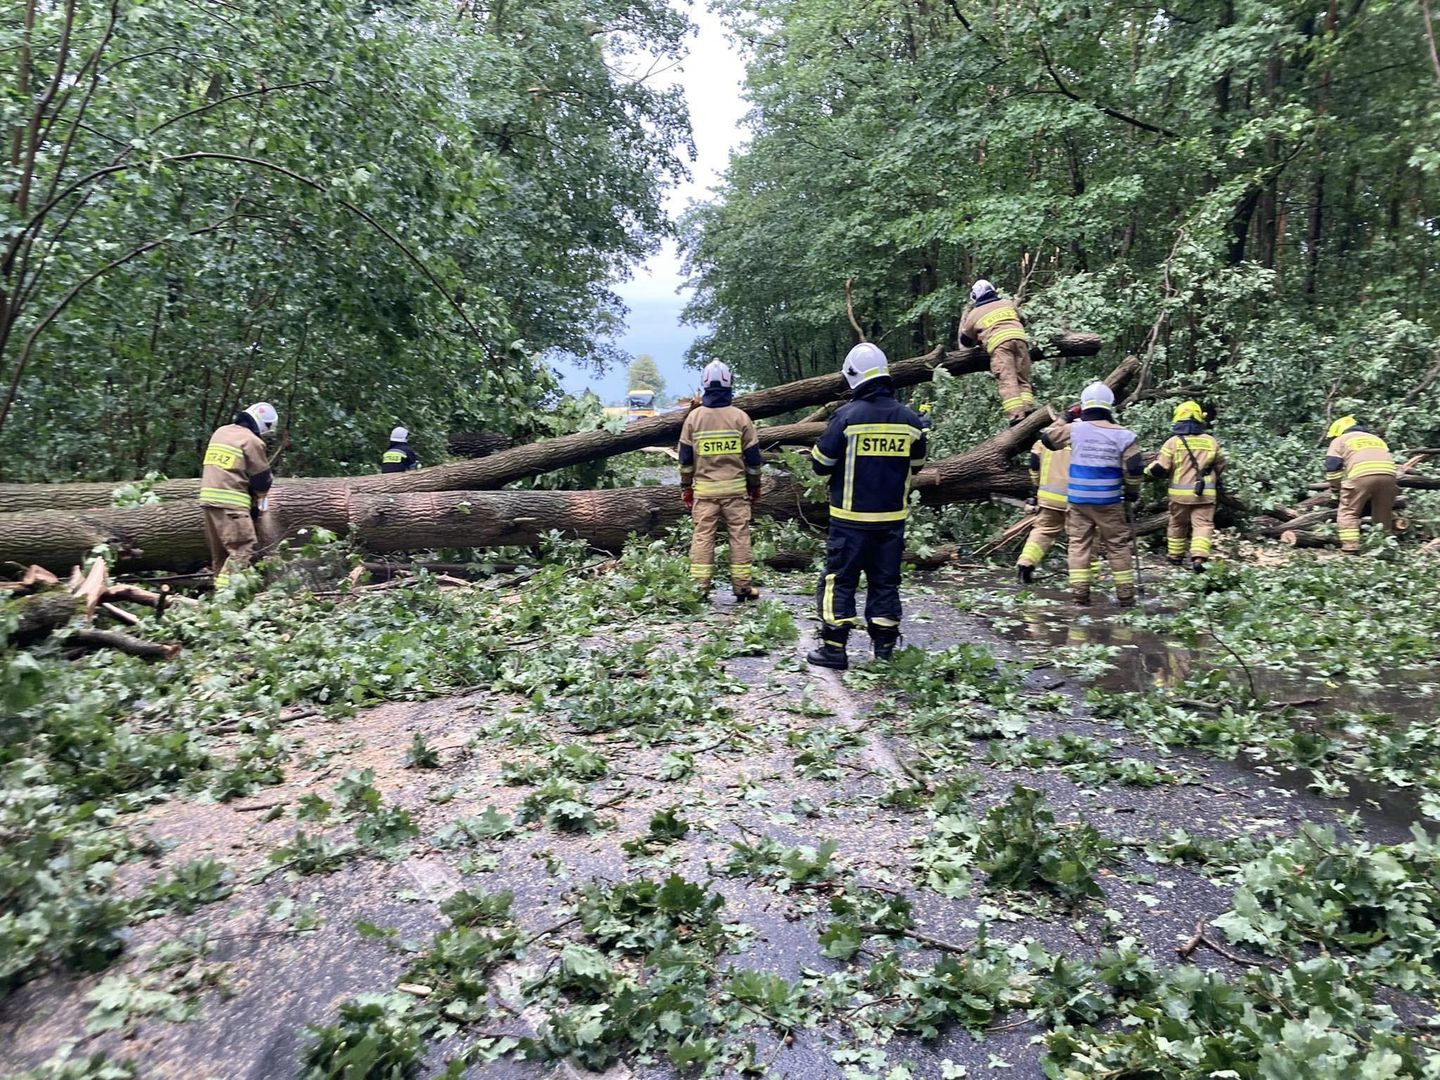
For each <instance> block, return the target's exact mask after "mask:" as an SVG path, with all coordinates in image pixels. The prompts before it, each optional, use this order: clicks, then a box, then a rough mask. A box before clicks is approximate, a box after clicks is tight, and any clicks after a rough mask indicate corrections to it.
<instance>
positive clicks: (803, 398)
mask: <svg viewBox="0 0 1440 1080" xmlns="http://www.w3.org/2000/svg"><path fill="white" fill-rule="evenodd" d="M1099 351H1100V338H1099V337H1098V336H1097V335H1095V334H1063V335H1061V336H1059V337H1057V338H1055V339H1054V340H1053V341H1052V342H1051V343H1050V350H1049V353H1048V354H1047V355H1055V356H1094V355H1095V354H1096V353H1098V352H1099ZM1036 355H1037V356H1038V355H1042V354H1040V353H1038V352H1037V354H1036ZM937 368H941V369H944V370H945V371H948V372H950V373H951V374H961V373H964V372H978V371H987V370H989V360H988V359H987V357H986V355H985V350H984V349H960V350H958V351H955V352H949V353H947V352H943V351H942V350H940V349H935V350H933V351H932V352H929V353H926V354H925V355H924V356H916V357H912V358H911V359H909V360H901V361H899V362H898V363H896V364H893V365H892V366H891V368H890V373H891V376H892V378H893V379H894V380H895V385H896V386H902V387H903V386H914V385H916V384H918V383H922V382H928V381H929V380H930V379H931V378H933V377H934V374H935V371H936V369H937ZM846 393H847V387H846V385H845V380H844V378H843V377H842V376H840V375H839V374H838V373H837V374H835V375H817V376H815V377H814V378H812V379H801V380H800V381H798V382H792V383H785V384H784V385H782V386H773V387H770V388H769V389H767V390H756V391H754V392H753V393H749V394H741V395H740V396H739V397H737V398H736V399H735V404H736V405H738V406H739V407H740V408H742V409H744V410H745V411H746V412H748V413H749V414H750V416H751V418H752V419H755V420H762V419H765V418H767V417H771V416H779V415H781V414H783V413H788V412H794V411H795V410H797V409H804V408H808V407H810V406H813V405H821V404H824V403H826V402H829V401H833V400H835V399H836V398H840V397H843V396H845V394H846ZM684 420H685V414H684V413H683V412H674V413H666V414H664V415H663V416H656V417H652V418H651V419H649V420H643V421H641V422H640V423H638V424H632V425H631V426H630V427H628V428H626V429H625V430H624V431H619V432H616V431H582V432H579V433H577V434H574V435H565V436H562V437H560V438H558V439H547V440H546V441H544V442H538V443H529V444H527V445H524V446H516V447H513V448H511V449H509V450H501V451H500V452H498V453H495V454H491V455H490V456H488V457H483V458H478V459H476V460H473V461H459V462H454V463H452V464H449V465H436V466H434V467H432V468H428V469H416V470H415V471H413V472H408V473H391V474H388V475H381V474H375V475H371V476H359V477H348V478H337V479H333V480H327V479H313V480H303V481H301V480H291V481H289V483H290V484H299V483H305V484H313V485H316V496H315V497H316V498H320V499H325V498H328V497H329V496H328V495H327V494H323V493H321V492H320V489H321V488H333V489H338V490H341V491H356V492H365V493H368V494H381V493H389V492H423V491H483V490H489V489H494V488H501V487H504V486H505V485H506V484H508V483H510V482H511V481H514V480H520V479H523V478H525V477H527V476H538V475H539V474H541V473H546V472H551V471H553V470H555V469H563V468H565V467H566V466H569V465H578V464H580V463H582V462H586V461H597V460H599V459H601V458H606V457H613V456H615V455H616V454H624V453H628V452H629V451H632V450H641V449H644V448H645V447H647V446H670V445H673V444H674V443H675V441H676V440H677V439H678V438H679V436H680V425H681V424H682V423H683V422H684ZM114 488H115V485H114V484H0V514H6V513H24V512H26V511H30V510H89V509H95V508H97V507H105V506H109V505H110V493H111V492H112V491H113V490H114ZM199 490H200V484H199V481H197V480H168V481H165V482H164V483H163V484H161V485H160V486H159V487H157V489H156V491H157V493H158V494H159V495H160V497H161V498H162V499H167V500H169V499H186V498H191V499H193V498H194V497H195V496H196V495H197V494H198V493H199Z"/></svg>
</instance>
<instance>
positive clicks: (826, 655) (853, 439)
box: [806, 343, 930, 671]
mask: <svg viewBox="0 0 1440 1080" xmlns="http://www.w3.org/2000/svg"><path fill="white" fill-rule="evenodd" d="M841 371H842V373H843V374H844V376H845V381H846V382H847V383H849V384H850V390H851V400H850V402H849V403H848V404H846V405H844V406H842V407H841V408H840V410H839V411H838V412H836V413H835V415H834V416H832V417H831V418H830V423H829V426H828V427H826V429H825V434H823V435H822V436H820V441H819V442H818V443H816V444H815V449H814V450H812V451H811V455H812V457H813V458H814V462H813V465H814V468H815V471H816V472H817V473H819V474H820V475H821V476H828V477H829V478H830V535H829V538H828V540H827V542H826V545H825V573H824V575H823V576H822V577H821V578H820V584H819V587H818V589H817V591H816V599H817V602H818V605H819V608H820V624H821V625H820V647H819V648H817V649H815V650H814V651H813V652H811V653H810V655H809V656H807V657H806V659H807V660H808V661H809V662H810V663H812V664H815V665H816V666H818V667H827V668H835V669H837V670H842V671H843V670H844V669H845V668H846V667H848V666H849V661H848V659H847V657H846V655H845V643H846V641H847V639H848V638H849V637H850V631H851V629H852V628H853V627H855V626H858V625H860V620H859V619H858V618H857V617H856V615H855V590H856V589H857V588H858V587H859V585H860V575H861V573H864V575H865V622H866V627H867V629H868V630H869V632H870V642H871V646H872V647H873V649H874V651H875V658H876V659H877V660H889V659H890V657H891V656H893V655H894V653H895V644H896V642H897V641H899V639H900V561H901V559H902V558H903V557H904V554H905V518H906V516H907V515H908V514H909V512H910V504H909V499H910V481H911V479H912V478H913V477H914V475H915V473H916V472H918V471H919V470H920V467H921V466H922V465H923V464H924V463H925V449H926V436H925V432H926V429H927V428H929V426H930V422H929V421H928V420H926V419H925V418H924V417H922V416H921V415H920V414H919V413H917V412H914V411H913V410H911V409H908V408H906V407H905V406H904V405H901V404H900V403H899V402H898V401H896V400H895V389H894V386H893V384H892V383H891V381H890V365H889V363H888V361H887V360H886V359H885V354H884V353H883V352H881V351H880V349H879V348H877V347H876V346H874V345H871V344H869V343H865V344H861V345H856V346H855V348H853V349H851V350H850V353H849V355H847V356H846V357H845V365H844V367H843V368H842V369H841Z"/></svg>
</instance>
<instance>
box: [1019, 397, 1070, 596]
mask: <svg viewBox="0 0 1440 1080" xmlns="http://www.w3.org/2000/svg"><path fill="white" fill-rule="evenodd" d="M1079 416H1080V406H1079V405H1076V406H1074V407H1073V408H1071V409H1070V411H1069V412H1067V413H1066V414H1065V420H1066V422H1067V423H1068V422H1069V421H1071V420H1075V419H1077V418H1078V417H1079ZM1030 483H1031V484H1032V485H1034V489H1035V493H1034V494H1033V495H1031V496H1030V501H1029V505H1030V508H1031V509H1032V510H1034V512H1035V523H1034V524H1033V525H1031V526H1030V533H1029V535H1028V536H1026V537H1025V546H1024V547H1023V548H1021V549H1020V558H1019V560H1018V561H1017V562H1016V563H1015V576H1016V577H1017V578H1019V580H1020V583H1021V584H1022V585H1023V584H1028V583H1029V582H1031V581H1033V580H1034V578H1035V568H1036V567H1037V566H1039V565H1040V564H1041V563H1042V562H1044V561H1045V555H1046V553H1047V552H1049V550H1050V549H1051V548H1052V547H1054V546H1055V541H1056V540H1059V539H1060V537H1062V536H1064V535H1065V514H1066V512H1067V511H1068V510H1069V509H1070V499H1069V494H1068V493H1069V489H1070V447H1068V446H1066V447H1062V448H1061V449H1059V450H1051V449H1050V448H1049V447H1048V446H1046V445H1045V444H1044V443H1043V442H1041V441H1040V440H1039V439H1036V440H1035V445H1034V446H1032V447H1030Z"/></svg>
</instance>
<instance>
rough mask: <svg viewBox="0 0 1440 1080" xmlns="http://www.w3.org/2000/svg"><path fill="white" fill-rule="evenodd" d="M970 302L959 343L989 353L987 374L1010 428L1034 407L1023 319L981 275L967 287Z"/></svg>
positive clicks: (1017, 310) (1028, 348) (1027, 340)
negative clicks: (993, 385) (993, 381)
mask: <svg viewBox="0 0 1440 1080" xmlns="http://www.w3.org/2000/svg"><path fill="white" fill-rule="evenodd" d="M970 301H971V303H972V305H973V306H972V307H971V309H970V311H969V312H968V313H967V314H966V316H965V318H964V319H963V320H962V321H961V323H960V345H961V347H962V348H974V347H975V346H976V345H983V346H985V351H986V352H987V353H989V354H990V373H991V374H992V375H994V376H995V386H996V389H997V390H999V392H1000V411H1001V412H1003V413H1004V414H1005V415H1006V416H1007V417H1008V418H1009V420H1010V424H1011V426H1012V427H1013V426H1014V425H1015V424H1018V423H1019V422H1020V421H1021V420H1023V419H1024V418H1025V414H1026V413H1029V412H1032V411H1033V410H1034V409H1035V390H1034V388H1033V387H1032V386H1031V385H1030V340H1029V338H1027V337H1026V336H1025V322H1024V320H1023V319H1022V318H1021V316H1020V308H1019V306H1018V305H1017V304H1016V303H1015V301H1013V300H1001V299H1000V297H999V296H998V295H997V294H996V292H995V286H994V285H992V284H990V282H988V281H986V280H985V279H984V278H981V279H980V280H979V281H977V282H975V284H974V285H972V286H971V287H970Z"/></svg>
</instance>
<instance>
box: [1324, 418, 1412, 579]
mask: <svg viewBox="0 0 1440 1080" xmlns="http://www.w3.org/2000/svg"><path fill="white" fill-rule="evenodd" d="M1326 435H1327V436H1328V437H1329V438H1330V440H1331V442H1330V449H1329V450H1327V451H1325V479H1326V480H1328V481H1329V482H1330V489H1331V490H1332V491H1336V492H1339V494H1340V512H1339V514H1338V515H1336V525H1337V526H1338V528H1339V532H1340V550H1341V551H1344V552H1346V553H1347V554H1350V555H1355V554H1358V553H1359V551H1360V519H1361V518H1362V517H1364V516H1365V508H1366V506H1369V508H1370V520H1371V522H1372V523H1374V524H1375V525H1383V526H1384V527H1385V530H1386V531H1387V532H1394V531H1395V514H1394V509H1395V496H1396V494H1397V493H1398V491H1399V488H1398V485H1397V484H1396V481H1395V476H1396V470H1395V459H1394V458H1393V457H1391V456H1390V447H1389V446H1387V445H1386V443H1385V440H1384V439H1382V438H1381V437H1380V436H1379V435H1375V434H1372V433H1371V432H1369V431H1366V430H1365V429H1364V428H1363V427H1361V426H1360V423H1359V421H1357V420H1356V419H1355V417H1353V416H1342V417H1341V418H1340V419H1339V420H1336V421H1335V422H1334V423H1333V424H1331V425H1330V430H1329V431H1328V432H1326Z"/></svg>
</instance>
